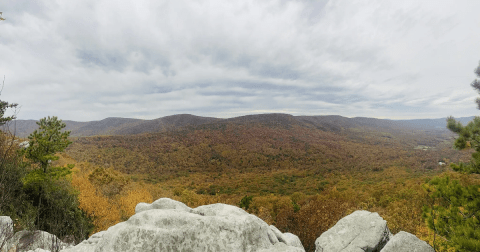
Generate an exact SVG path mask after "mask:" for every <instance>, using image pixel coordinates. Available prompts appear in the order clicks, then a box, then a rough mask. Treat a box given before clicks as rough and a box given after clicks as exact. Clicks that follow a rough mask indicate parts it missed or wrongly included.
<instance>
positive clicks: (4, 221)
mask: <svg viewBox="0 0 480 252" xmlns="http://www.w3.org/2000/svg"><path fill="white" fill-rule="evenodd" d="M12 236H13V221H12V219H11V218H10V217H8V216H0V251H1V252H3V251H6V243H7V241H8V240H9V239H10V238H11V237H12Z"/></svg>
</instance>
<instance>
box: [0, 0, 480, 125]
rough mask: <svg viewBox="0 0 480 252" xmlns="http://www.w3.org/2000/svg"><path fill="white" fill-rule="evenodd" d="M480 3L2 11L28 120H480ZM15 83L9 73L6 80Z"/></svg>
mask: <svg viewBox="0 0 480 252" xmlns="http://www.w3.org/2000/svg"><path fill="white" fill-rule="evenodd" d="M479 9H480V2H478V1H468V0H465V1H441V2H436V3H433V2H430V1H421V2H418V1H383V0H378V1H353V2H352V1H348V0H335V1H323V0H322V1H306V0H305V1H286V0H284V1H273V0H272V1H269V0H266V1H216V0H210V1H208V0H206V1H182V0H176V1H118V0H116V1H113V0H95V1H93V0H85V1H35V2H31V1H26V0H19V1H14V2H12V3H9V5H6V6H5V5H4V6H2V10H0V11H2V12H3V17H4V18H6V20H5V21H2V22H1V23H0V33H1V34H2V35H1V36H0V55H2V59H3V60H1V61H0V74H1V75H5V87H4V89H3V92H2V93H1V97H0V99H2V100H6V101H9V102H15V103H19V104H20V105H21V109H20V112H19V114H18V117H19V118H21V119H39V118H41V117H44V116H48V115H56V116H59V117H60V118H62V119H69V120H77V121H90V120H99V119H103V118H106V117H113V116H115V117H130V118H144V119H153V118H158V117H162V116H167V115H172V114H181V113H189V114H194V115H200V116H214V117H224V118H225V117H233V116H240V115H245V114H256V113H271V112H276V113H289V114H293V115H324V114H339V115H343V116H349V117H354V116H367V117H380V118H393V119H397V118H398V119H400V118H438V117H446V116H449V115H453V116H458V117H459V116H470V115H475V114H476V113H477V110H476V109H475V103H474V99H475V97H476V96H477V94H476V93H475V92H474V90H473V89H472V88H471V87H470V86H469V84H470V83H471V82H472V81H473V79H474V78H475V75H474V74H473V69H474V68H475V67H477V66H478V64H479V61H480V50H479V49H480V47H479V45H480V33H478V32H476V31H478V30H480V17H479V16H478V13H477V10H479ZM2 77H3V76H2Z"/></svg>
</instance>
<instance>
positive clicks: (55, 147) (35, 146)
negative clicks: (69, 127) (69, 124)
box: [25, 116, 72, 173]
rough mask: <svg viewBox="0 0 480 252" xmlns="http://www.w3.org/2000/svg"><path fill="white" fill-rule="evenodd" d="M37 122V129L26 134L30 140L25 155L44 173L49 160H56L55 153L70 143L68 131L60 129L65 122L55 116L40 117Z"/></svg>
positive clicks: (64, 125)
mask: <svg viewBox="0 0 480 252" xmlns="http://www.w3.org/2000/svg"><path fill="white" fill-rule="evenodd" d="M37 124H38V126H39V129H38V130H35V131H34V132H33V133H32V134H30V136H28V139H29V140H30V141H29V146H28V147H27V149H26V150H25V153H26V154H25V157H26V158H28V159H30V160H32V161H33V162H34V163H38V164H39V165H40V167H41V168H42V170H43V172H44V173H46V172H47V168H48V164H49V162H51V161H54V160H58V157H57V156H55V153H57V152H62V151H64V150H65V148H67V147H68V145H70V144H71V143H72V142H70V141H69V140H68V136H69V135H70V131H64V132H62V131H61V130H62V129H63V128H65V127H66V124H65V123H64V122H62V120H58V119H57V117H56V116H54V117H50V116H49V117H46V118H42V119H40V121H39V122H37Z"/></svg>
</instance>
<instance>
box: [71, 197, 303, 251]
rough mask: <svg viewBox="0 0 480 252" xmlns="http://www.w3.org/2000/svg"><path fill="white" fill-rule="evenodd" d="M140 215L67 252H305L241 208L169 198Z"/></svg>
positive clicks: (146, 206)
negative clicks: (192, 205)
mask: <svg viewBox="0 0 480 252" xmlns="http://www.w3.org/2000/svg"><path fill="white" fill-rule="evenodd" d="M135 211H136V214H135V215H133V216H132V217H131V218H130V219H129V220H127V221H126V222H122V223H118V224H116V225H114V226H112V227H110V228H109V229H108V230H106V231H104V232H102V233H99V234H95V235H93V236H91V237H90V238H89V239H88V240H86V241H84V242H82V243H80V244H78V245H77V246H75V247H71V248H67V249H65V250H63V252H80V251H81V252H88V251H92V252H93V251H95V252H100V251H119V252H120V251H233V252H235V251H263V252H274V251H285V252H287V251H288V252H290V251H291V252H304V251H305V250H304V249H303V247H301V248H300V247H298V246H291V245H287V244H286V243H284V242H281V241H279V239H278V237H279V236H280V237H281V236H283V238H282V239H284V240H289V241H290V240H295V239H294V238H292V237H291V236H290V235H288V238H286V237H285V235H284V234H282V233H281V232H280V231H278V229H276V228H275V229H276V230H277V231H278V233H277V234H276V231H273V228H271V227H270V226H269V225H268V224H267V223H265V222H264V221H262V220H261V219H260V218H258V217H256V216H254V215H251V214H249V213H247V212H245V211H244V210H243V209H240V208H238V207H235V206H230V205H225V204H212V205H206V206H200V207H197V208H195V209H191V208H189V207H187V206H186V205H184V204H183V203H180V202H177V201H174V200H171V199H165V198H163V199H159V200H157V201H155V202H154V203H152V204H146V203H141V204H139V205H137V207H136V208H135ZM297 239H298V237H297ZM297 245H298V244H297Z"/></svg>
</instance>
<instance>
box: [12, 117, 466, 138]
mask: <svg viewBox="0 0 480 252" xmlns="http://www.w3.org/2000/svg"><path fill="white" fill-rule="evenodd" d="M473 118H474V117H473V116H470V117H460V118H456V120H458V121H460V122H461V123H462V124H464V125H465V124H467V123H468V122H469V121H471V120H473ZM64 122H65V124H66V125H67V127H66V130H69V131H71V132H72V133H71V136H95V135H135V134H141V133H154V132H164V131H169V130H175V129H181V128H185V127H189V128H193V129H198V128H218V127H222V126H224V125H227V124H236V125H258V124H261V125H265V126H270V127H283V128H290V127H293V126H294V125H297V126H302V127H308V128H317V129H321V130H324V131H332V132H340V131H342V130H345V129H351V128H358V127H370V128H383V129H390V130H395V129H400V128H412V129H416V130H446V125H447V123H446V118H438V119H412V120H390V119H377V118H367V117H354V118H348V117H343V116H339V115H325V116H293V115H289V114H281V113H273V114H255V115H245V116H239V117H233V118H227V119H222V118H215V117H202V116H195V115H191V114H178V115H171V116H165V117H161V118H157V119H153V120H142V119H134V118H120V117H108V118H105V119H103V120H100V121H90V122H76V121H70V120H65V121H64ZM9 128H10V131H12V130H13V129H15V134H16V135H17V136H19V137H23V138H24V137H27V136H28V135H29V134H30V133H32V132H33V131H34V130H35V129H37V128H38V126H37V124H36V121H35V120H15V121H13V122H12V123H10V125H9Z"/></svg>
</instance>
